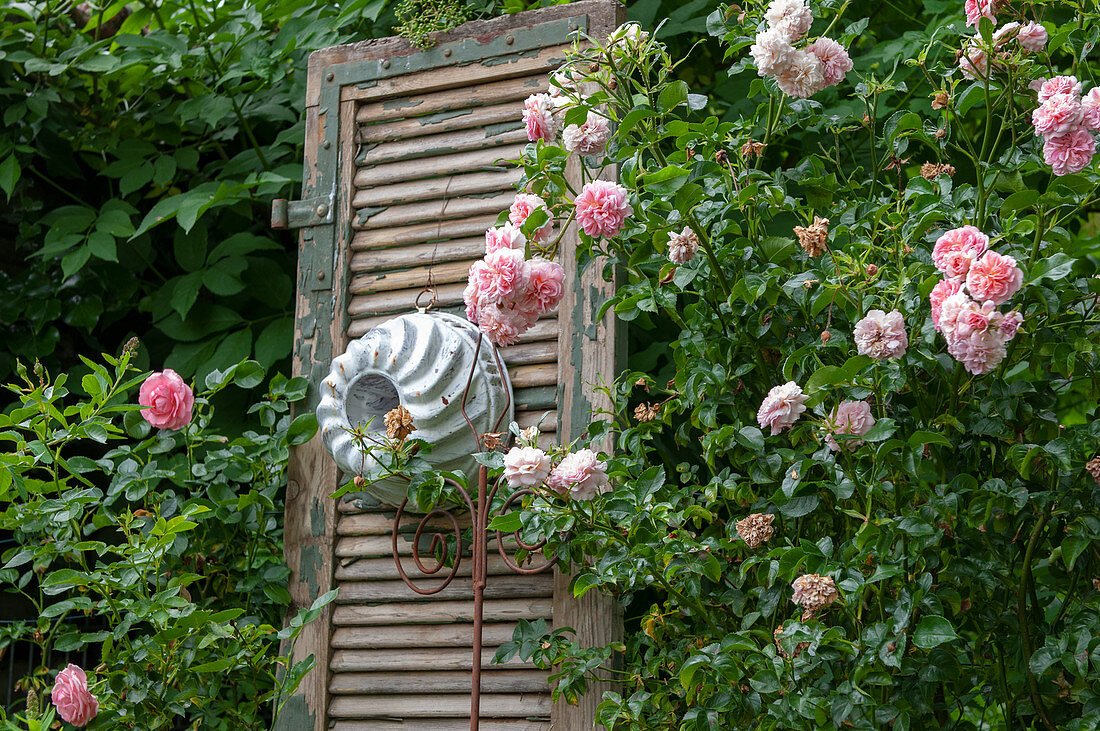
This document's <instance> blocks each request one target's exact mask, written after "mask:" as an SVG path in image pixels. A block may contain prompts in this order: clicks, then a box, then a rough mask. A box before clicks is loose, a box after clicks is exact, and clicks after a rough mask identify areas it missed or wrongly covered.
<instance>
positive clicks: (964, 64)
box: [959, 41, 989, 80]
mask: <svg viewBox="0 0 1100 731" xmlns="http://www.w3.org/2000/svg"><path fill="white" fill-rule="evenodd" d="M959 70H960V71H962V75H963V76H965V77H966V78H968V79H972V80H973V79H984V78H985V77H987V76H989V54H988V53H986V51H985V49H984V48H982V47H981V46H979V45H978V44H977V43H974V42H973V41H972V42H971V43H970V45H968V46H967V47H966V49H965V50H964V51H963V52H962V54H961V55H960V56H959Z"/></svg>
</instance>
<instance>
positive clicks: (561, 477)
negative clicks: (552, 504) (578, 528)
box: [546, 449, 610, 500]
mask: <svg viewBox="0 0 1100 731" xmlns="http://www.w3.org/2000/svg"><path fill="white" fill-rule="evenodd" d="M546 484H547V485H548V486H549V487H550V489H552V490H554V491H555V492H557V493H558V494H559V495H566V494H568V495H569V497H571V498H572V499H574V500H591V499H592V498H594V497H595V496H596V494H597V493H599V492H604V491H605V490H606V489H607V487H608V485H609V484H610V480H608V478H607V463H606V462H601V461H599V458H598V457H597V456H596V453H595V452H593V451H592V450H591V449H578V450H577V451H576V452H573V453H572V454H567V455H566V456H565V457H564V458H563V459H562V461H561V462H559V463H558V466H557V467H555V468H554V469H553V470H552V471H551V472H550V478H549V479H548V480H547V483H546Z"/></svg>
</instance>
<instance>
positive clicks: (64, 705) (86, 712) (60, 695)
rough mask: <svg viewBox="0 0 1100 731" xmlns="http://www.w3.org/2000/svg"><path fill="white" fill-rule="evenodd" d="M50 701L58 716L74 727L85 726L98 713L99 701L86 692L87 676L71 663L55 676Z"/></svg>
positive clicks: (89, 692)
mask: <svg viewBox="0 0 1100 731" xmlns="http://www.w3.org/2000/svg"><path fill="white" fill-rule="evenodd" d="M50 700H51V701H52V702H53V704H54V706H55V707H56V708H57V713H58V715H60V716H61V718H62V719H64V720H65V722H66V723H71V724H72V725H74V726H86V725H87V724H88V723H89V722H90V721H91V720H92V719H93V718H95V717H96V714H97V713H99V701H98V700H96V697H95V696H94V695H92V693H91V691H89V690H88V676H87V675H85V674H84V671H83V670H81V669H80V667H79V666H77V665H73V664H72V663H69V665H68V666H67V667H66V668H65V669H64V670H62V671H61V672H59V673H58V674H57V678H56V679H55V680H54V682H53V690H51V691H50Z"/></svg>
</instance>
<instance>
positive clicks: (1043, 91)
mask: <svg viewBox="0 0 1100 731" xmlns="http://www.w3.org/2000/svg"><path fill="white" fill-rule="evenodd" d="M1055 94H1071V95H1073V96H1081V82H1080V81H1078V80H1077V77H1076V76H1055V77H1054V78H1053V79H1044V80H1043V82H1042V84H1041V85H1040V86H1039V103H1040V104H1042V103H1043V102H1045V101H1046V100H1047V99H1049V98H1051V97H1052V96H1054V95H1055Z"/></svg>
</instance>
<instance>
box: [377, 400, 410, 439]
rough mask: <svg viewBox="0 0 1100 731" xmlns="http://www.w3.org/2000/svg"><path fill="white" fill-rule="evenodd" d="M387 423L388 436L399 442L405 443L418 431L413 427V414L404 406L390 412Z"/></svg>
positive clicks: (387, 415)
mask: <svg viewBox="0 0 1100 731" xmlns="http://www.w3.org/2000/svg"><path fill="white" fill-rule="evenodd" d="M385 421H386V436H387V437H389V438H390V439H396V440H397V441H399V442H403V441H405V439H407V438H408V436H409V435H410V434H412V433H413V432H414V431H416V427H415V426H413V418H412V414H410V413H409V410H408V409H406V408H405V407H404V406H398V407H397V408H396V409H393V410H392V411H390V412H388V413H387V414H386V419H385Z"/></svg>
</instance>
